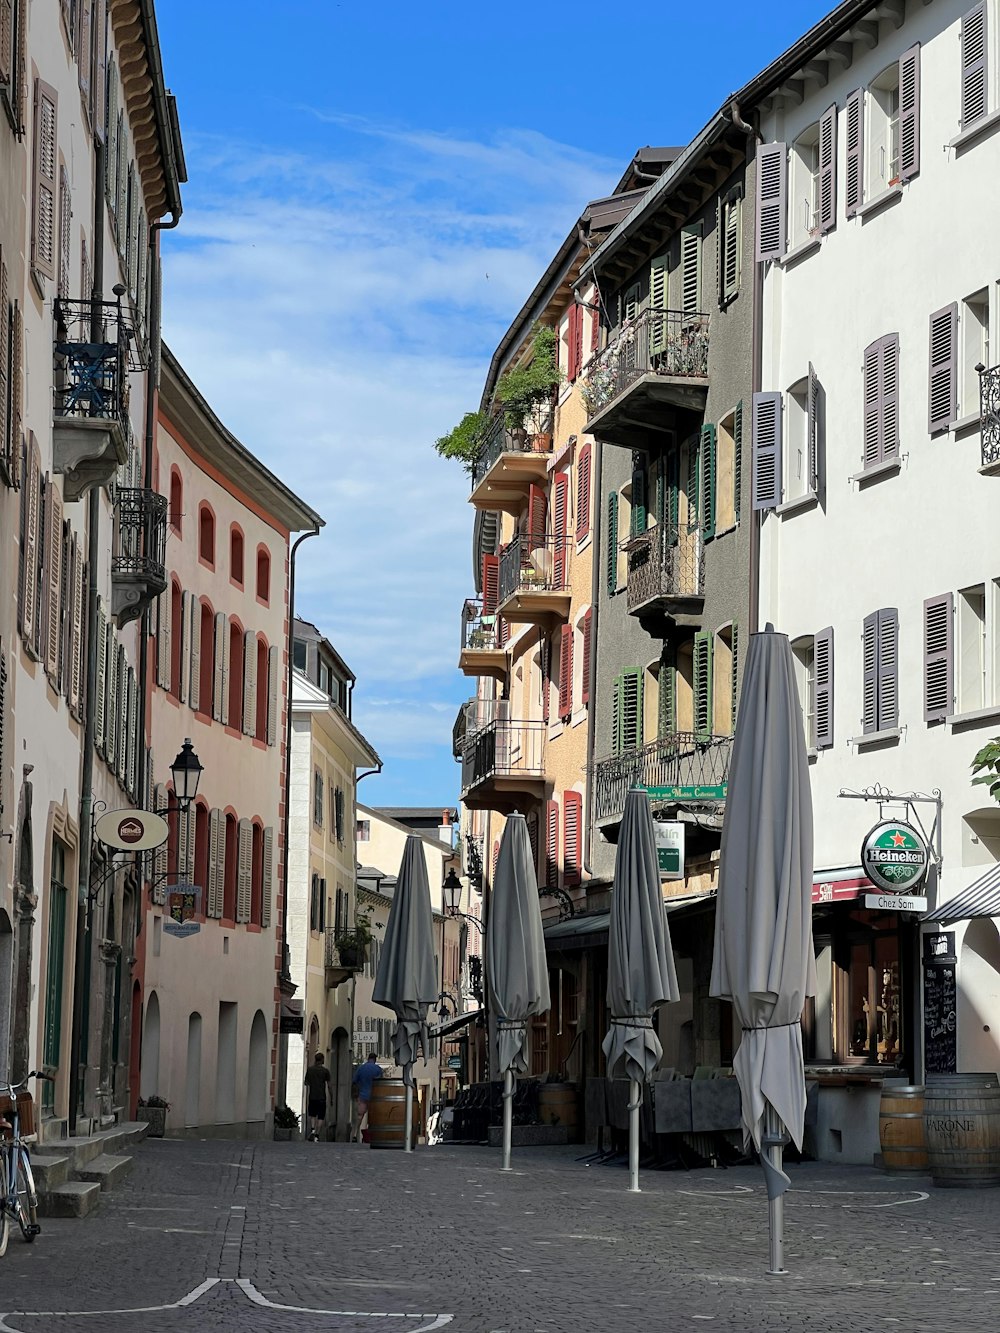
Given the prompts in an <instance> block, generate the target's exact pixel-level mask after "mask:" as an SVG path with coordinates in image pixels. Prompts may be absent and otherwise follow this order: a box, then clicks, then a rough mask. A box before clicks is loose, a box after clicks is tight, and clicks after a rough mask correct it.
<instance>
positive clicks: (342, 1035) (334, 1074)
mask: <svg viewBox="0 0 1000 1333" xmlns="http://www.w3.org/2000/svg"><path fill="white" fill-rule="evenodd" d="M353 1073H354V1070H353V1067H352V1065H351V1041H350V1037H349V1036H348V1034H347V1031H346V1029H345V1028H334V1030H333V1032H331V1034H330V1096H331V1099H332V1105H331V1107H330V1112H331V1114H330V1119H331V1120H332V1121H333V1126H332V1129H333V1137H334V1139H335V1140H337V1141H338V1142H345V1143H346V1142H347V1140H348V1139H349V1138H350V1136H351V1076H352V1074H353Z"/></svg>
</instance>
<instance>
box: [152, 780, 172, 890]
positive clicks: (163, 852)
mask: <svg viewBox="0 0 1000 1333" xmlns="http://www.w3.org/2000/svg"><path fill="white" fill-rule="evenodd" d="M169 810H170V798H169V796H168V795H167V789H166V787H165V786H164V785H163V784H162V783H160V782H158V783H157V784H156V787H155V788H154V789H153V813H154V814H156V815H159V816H160V818H161V819H165V820H169ZM169 847H170V839H169V838H167V839H166V841H164V842H161V843H160V845H159V847H157V848H156V850H155V851H154V852H153V902H154V903H162V902H163V901H164V900H165V899H166V896H167V879H168V878H169V875H170V871H171V869H172V868H173V867H171V865H170V863H169V860H168V857H169V851H168V848H169Z"/></svg>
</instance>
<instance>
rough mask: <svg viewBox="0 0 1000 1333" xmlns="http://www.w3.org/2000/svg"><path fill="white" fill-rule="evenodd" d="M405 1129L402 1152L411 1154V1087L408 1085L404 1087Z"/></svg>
mask: <svg viewBox="0 0 1000 1333" xmlns="http://www.w3.org/2000/svg"><path fill="white" fill-rule="evenodd" d="M405 1125H406V1129H405V1131H404V1134H403V1151H404V1152H412V1151H413V1144H412V1142H411V1139H412V1137H413V1086H412V1084H410V1083H407V1085H406V1121H405Z"/></svg>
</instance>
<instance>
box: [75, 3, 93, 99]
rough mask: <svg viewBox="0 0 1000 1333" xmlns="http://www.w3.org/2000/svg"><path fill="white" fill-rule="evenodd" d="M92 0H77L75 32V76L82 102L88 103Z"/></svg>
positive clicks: (91, 54) (91, 51) (91, 56)
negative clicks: (77, 80)
mask: <svg viewBox="0 0 1000 1333" xmlns="http://www.w3.org/2000/svg"><path fill="white" fill-rule="evenodd" d="M92 11H93V0H79V3H78V7H77V11H76V12H77V20H76V21H77V33H76V66H77V77H78V79H79V82H80V91H81V92H82V93H83V99H84V102H85V103H86V104H87V106H88V107H89V105H90V75H91V61H92V60H93V56H94V53H93V45H92V43H93V33H92V29H91V22H92V19H93V12H92Z"/></svg>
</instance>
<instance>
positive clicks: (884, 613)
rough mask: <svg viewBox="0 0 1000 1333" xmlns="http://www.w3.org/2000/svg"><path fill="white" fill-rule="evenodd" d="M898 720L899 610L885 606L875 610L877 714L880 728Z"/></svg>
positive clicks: (891, 725)
mask: <svg viewBox="0 0 1000 1333" xmlns="http://www.w3.org/2000/svg"><path fill="white" fill-rule="evenodd" d="M898 723H899V613H898V612H897V610H896V608H895V607H886V608H885V609H883V610H881V611H879V613H878V717H877V726H878V730H879V731H888V730H889V729H890V728H892V727H895V726H897V725H898Z"/></svg>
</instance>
